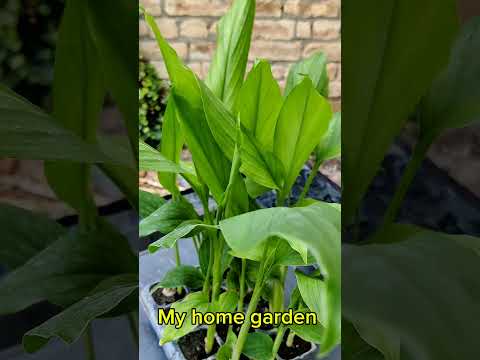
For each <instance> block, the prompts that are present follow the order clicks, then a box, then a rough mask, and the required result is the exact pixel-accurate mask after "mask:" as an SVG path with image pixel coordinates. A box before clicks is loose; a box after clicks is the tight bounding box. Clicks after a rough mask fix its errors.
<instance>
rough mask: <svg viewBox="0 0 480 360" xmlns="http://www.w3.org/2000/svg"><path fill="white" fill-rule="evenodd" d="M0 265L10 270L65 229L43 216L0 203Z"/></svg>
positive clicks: (44, 246) (30, 256)
mask: <svg viewBox="0 0 480 360" xmlns="http://www.w3.org/2000/svg"><path fill="white" fill-rule="evenodd" d="M0 228H1V229H2V236H1V237H0V263H1V264H3V265H5V266H7V267H8V268H10V269H14V268H16V267H19V266H20V265H23V264H24V263H25V262H26V261H27V260H29V259H30V258H32V257H33V256H35V255H36V254H37V253H39V252H40V251H42V250H43V249H45V248H46V247H47V246H48V245H50V244H51V243H52V242H54V241H56V240H57V239H58V238H59V237H60V236H61V235H63V234H64V233H65V232H66V230H65V229H63V228H62V227H61V226H60V225H59V224H58V223H56V222H55V221H52V220H50V219H48V218H46V217H44V216H43V215H40V214H35V213H32V212H30V211H27V210H24V209H20V208H17V207H14V206H10V205H6V204H0Z"/></svg>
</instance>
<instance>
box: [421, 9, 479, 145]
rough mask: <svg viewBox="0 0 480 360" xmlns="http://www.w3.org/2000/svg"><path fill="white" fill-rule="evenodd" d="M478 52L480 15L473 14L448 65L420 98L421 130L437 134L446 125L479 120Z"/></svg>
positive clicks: (465, 123) (452, 126)
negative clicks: (421, 98) (422, 97)
mask: <svg viewBox="0 0 480 360" xmlns="http://www.w3.org/2000/svg"><path fill="white" fill-rule="evenodd" d="M479 52H480V17H474V18H473V19H471V20H470V22H469V23H467V24H466V25H465V26H464V28H463V29H462V31H461V33H460V35H459V37H458V38H457V40H456V43H455V46H454V48H453V51H452V54H451V56H450V63H449V64H448V67H447V68H446V69H445V70H444V71H443V72H442V73H441V74H440V75H439V76H438V78H436V79H435V81H434V82H433V84H432V87H431V88H430V91H429V92H428V94H427V96H426V98H425V99H424V101H422V104H421V105H422V113H421V116H420V121H421V126H422V131H424V132H426V133H432V134H434V136H437V135H439V134H440V133H441V132H442V131H443V130H445V129H447V128H456V127H463V126H467V125H469V124H470V123H472V122H475V121H479V120H480V86H478V84H479V83H480V62H479V61H477V55H478V53H479Z"/></svg>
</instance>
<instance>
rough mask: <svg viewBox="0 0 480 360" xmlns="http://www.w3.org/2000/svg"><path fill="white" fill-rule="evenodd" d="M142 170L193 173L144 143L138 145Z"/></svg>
mask: <svg viewBox="0 0 480 360" xmlns="http://www.w3.org/2000/svg"><path fill="white" fill-rule="evenodd" d="M138 148H139V163H140V170H150V171H158V172H165V173H167V172H170V173H191V174H194V173H193V171H192V170H191V169H189V168H188V167H185V166H182V165H180V164H176V163H174V162H173V161H170V160H168V159H167V158H165V157H164V156H163V155H162V154H161V153H160V152H158V151H157V150H155V149H154V148H152V147H151V146H149V145H147V144H145V143H144V142H143V141H140V142H139V143H138Z"/></svg>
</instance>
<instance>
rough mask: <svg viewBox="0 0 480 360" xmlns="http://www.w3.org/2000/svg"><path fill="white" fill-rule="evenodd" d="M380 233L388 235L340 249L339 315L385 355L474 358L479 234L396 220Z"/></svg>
mask: <svg viewBox="0 0 480 360" xmlns="http://www.w3.org/2000/svg"><path fill="white" fill-rule="evenodd" d="M399 233H401V234H403V238H400V237H398V236H397V235H396V234H399ZM382 236H383V237H388V239H389V238H391V237H394V238H395V239H396V242H394V243H391V242H390V243H388V244H369V245H364V246H354V245H344V247H343V249H342V263H343V266H342V275H343V282H342V313H343V316H344V317H345V318H346V319H348V321H350V322H351V323H353V325H354V326H355V328H356V329H357V331H358V332H359V334H360V335H361V336H362V338H364V339H365V340H366V341H367V342H369V343H370V344H371V345H373V346H374V347H376V348H377V349H378V350H380V351H381V352H382V353H383V354H384V356H385V358H386V359H388V360H390V359H398V358H399V357H398V356H399V354H400V358H401V359H402V360H403V359H405V360H409V359H419V358H422V359H426V360H430V359H432V360H433V359H435V360H444V359H445V360H447V359H472V358H475V357H476V356H477V355H478V341H477V340H478V339H477V337H476V334H478V333H479V331H480V323H479V322H478V320H477V319H478V318H479V317H480V308H479V306H478V304H479V303H480V280H479V277H478V276H477V274H478V271H479V270H480V265H479V264H480V261H479V255H480V241H479V239H478V238H474V237H469V236H454V235H446V234H442V233H436V232H433V231H430V230H424V229H421V228H415V227H413V226H408V227H406V228H405V226H404V225H392V226H391V227H389V228H387V229H385V230H384V232H383V233H382ZM388 239H387V241H386V242H389V240H388ZM387 285H388V286H387ZM342 345H343V346H344V348H345V349H348V347H349V344H348V343H344V344H342ZM400 350H401V351H400Z"/></svg>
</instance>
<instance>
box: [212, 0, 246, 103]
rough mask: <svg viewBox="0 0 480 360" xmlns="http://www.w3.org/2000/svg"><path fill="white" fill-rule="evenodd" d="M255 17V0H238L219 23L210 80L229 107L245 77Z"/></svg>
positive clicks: (216, 92) (215, 91)
mask: <svg viewBox="0 0 480 360" xmlns="http://www.w3.org/2000/svg"><path fill="white" fill-rule="evenodd" d="M254 18H255V1H254V0H236V1H234V2H233V5H232V7H231V8H230V10H229V11H228V12H227V13H226V14H225V15H224V16H223V18H222V19H221V20H220V21H219V22H218V27H217V49H216V51H215V55H214V56H213V59H212V63H211V64H210V68H209V71H208V75H207V79H206V83H207V85H208V86H209V88H210V89H211V90H212V91H213V93H214V94H215V96H216V97H218V98H219V99H221V100H222V101H223V103H224V104H225V106H226V108H227V109H229V110H232V108H233V105H234V103H235V99H236V97H237V95H238V93H239V91H240V88H241V86H242V83H243V79H244V76H245V69H246V67H247V60H248V52H249V50H250V40H251V37H252V29H253V21H254Z"/></svg>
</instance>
